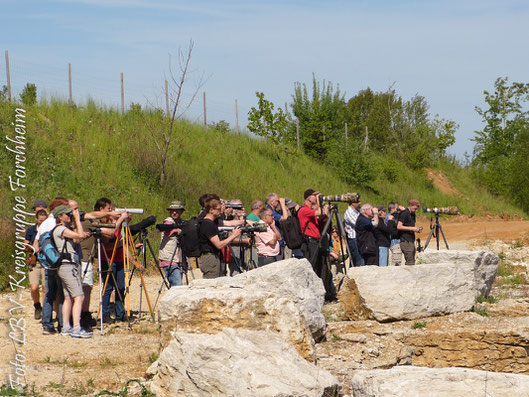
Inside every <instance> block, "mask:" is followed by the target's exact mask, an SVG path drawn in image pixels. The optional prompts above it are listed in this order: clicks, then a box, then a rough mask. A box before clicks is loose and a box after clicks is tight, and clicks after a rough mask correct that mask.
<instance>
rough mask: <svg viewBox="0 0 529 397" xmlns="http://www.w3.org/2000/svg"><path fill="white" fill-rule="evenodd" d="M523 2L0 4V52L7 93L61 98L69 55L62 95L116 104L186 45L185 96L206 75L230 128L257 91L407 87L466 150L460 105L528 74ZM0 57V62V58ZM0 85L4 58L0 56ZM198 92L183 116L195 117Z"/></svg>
mask: <svg viewBox="0 0 529 397" xmlns="http://www.w3.org/2000/svg"><path fill="white" fill-rule="evenodd" d="M526 4H527V2H524V1H509V0H507V1H501V2H500V1H489V0H480V1H478V0H469V1H464V0H461V1H452V0H447V1H416V0H410V1H376V0H375V1H367V0H366V1H332V0H331V1H268V2H266V1H261V2H257V1H194V2H190V1H187V2H181V1H169V0H154V1H143V0H78V1H67V0H62V1H61V0H55V1H54V0H49V1H23V0H22V1H20V0H18V1H15V0H3V1H2V2H1V7H2V16H3V18H2V24H1V26H0V43H1V44H2V45H1V46H0V47H1V49H2V50H8V51H9V56H10V64H11V80H12V84H13V87H14V90H15V92H17V93H18V92H20V90H21V89H22V87H23V86H24V84H25V83H26V82H33V83H36V84H37V88H38V90H39V94H42V95H46V96H48V97H50V96H61V97H64V98H65V97H66V96H67V94H68V83H67V70H68V63H71V64H72V75H73V91H74V100H76V102H81V103H82V102H83V101H85V100H86V98H87V97H88V96H91V97H92V98H94V99H96V100H97V101H99V102H101V103H105V104H108V105H113V106H118V105H119V101H120V72H123V73H124V75H125V97H126V102H127V103H130V102H136V103H141V104H146V103H147V100H148V101H149V102H151V103H155V104H160V105H161V104H163V100H162V98H163V85H164V83H163V82H164V79H165V78H167V77H169V73H168V60H169V54H171V56H172V59H173V62H174V61H175V59H176V55H177V52H178V48H185V47H186V46H187V44H188V42H189V40H190V39H192V40H193V41H194V43H195V48H194V53H193V58H192V64H191V68H192V69H193V71H194V73H193V74H192V75H191V79H190V85H189V86H188V90H187V91H186V92H185V93H186V96H187V97H189V96H190V95H191V94H192V92H193V89H194V83H195V82H196V81H198V79H199V77H200V75H202V74H204V76H206V77H207V81H206V84H205V86H204V88H203V90H205V91H206V93H207V108H208V121H219V120H227V121H229V122H230V123H231V124H232V125H233V124H234V123H235V110H234V100H235V98H237V99H238V103H239V117H240V124H241V127H242V126H245V124H246V119H245V116H246V114H247V112H248V110H249V109H250V107H251V106H254V105H255V104H256V102H257V101H256V98H255V92H256V91H263V92H264V93H265V96H266V98H268V99H270V100H272V101H273V102H274V103H276V104H277V105H283V104H284V103H285V102H290V100H291V95H292V92H293V84H294V82H297V81H299V82H304V83H307V84H310V83H311V80H312V73H315V75H316V78H317V79H318V80H323V79H325V80H326V81H330V82H332V83H333V84H339V85H340V89H341V91H342V92H345V93H346V98H347V99H348V98H350V97H352V96H354V95H355V94H356V93H357V92H358V91H359V90H361V89H364V88H366V87H368V86H369V87H371V88H372V89H373V90H376V91H385V90H386V89H388V87H390V86H391V85H393V88H394V89H395V90H396V91H397V93H399V94H400V95H401V96H403V97H404V98H405V99H409V98H411V97H412V96H413V95H415V94H416V93H418V94H420V95H422V96H424V97H425V98H426V99H427V101H428V103H429V104H430V112H431V114H432V115H435V114H439V115H440V116H441V117H443V118H447V119H451V120H454V121H456V122H457V123H458V124H459V125H460V128H459V130H458V132H457V134H456V138H457V141H456V145H455V146H454V147H452V148H451V149H450V151H451V153H453V154H456V155H457V156H458V157H459V158H462V157H463V154H464V153H465V152H469V153H470V152H472V148H473V144H472V142H471V141H470V138H472V136H473V131H474V130H476V129H480V128H482V123H481V120H480V118H479V116H478V115H477V114H476V113H475V111H474V107H475V106H476V105H477V106H483V91H484V90H491V89H492V87H493V83H494V80H495V79H496V78H497V77H500V76H508V77H509V79H510V81H511V82H512V81H523V82H529V51H527V37H528V36H529V34H528V28H527V25H528V24H529V4H527V5H526ZM2 58H3V57H2ZM0 65H1V69H0V84H2V85H3V84H5V81H6V77H5V63H4V62H3V60H2V61H0ZM201 101H202V96H201V95H200V97H199V99H198V100H197V101H196V102H195V104H194V105H193V106H192V107H191V108H190V110H189V112H188V114H187V117H188V118H190V119H191V120H199V121H201V120H202V102H201Z"/></svg>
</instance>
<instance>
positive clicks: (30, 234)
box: [25, 223, 37, 244]
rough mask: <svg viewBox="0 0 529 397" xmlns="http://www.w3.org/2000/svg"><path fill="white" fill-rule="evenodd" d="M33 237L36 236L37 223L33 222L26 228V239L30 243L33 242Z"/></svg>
mask: <svg viewBox="0 0 529 397" xmlns="http://www.w3.org/2000/svg"><path fill="white" fill-rule="evenodd" d="M35 237H37V224H36V223H35V224H34V225H33V226H30V227H28V230H26V237H25V238H26V240H28V241H29V243H30V244H33V241H35Z"/></svg>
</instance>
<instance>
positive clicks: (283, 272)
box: [158, 259, 327, 360]
mask: <svg viewBox="0 0 529 397" xmlns="http://www.w3.org/2000/svg"><path fill="white" fill-rule="evenodd" d="M324 296H325V289H324V288H323V283H322V281H321V280H320V279H319V278H318V277H317V276H316V274H314V271H313V270H312V266H311V265H310V263H309V262H308V261H307V260H305V259H303V260H298V259H288V260H284V261H280V262H276V263H273V264H270V265H267V266H264V267H262V268H259V269H255V270H252V271H250V272H247V273H243V274H240V275H237V276H235V277H221V278H217V279H210V280H195V281H193V282H192V283H191V284H190V285H189V287H173V288H171V289H170V290H169V291H168V292H167V293H166V294H165V295H164V296H163V297H162V299H161V301H160V306H159V312H158V319H159V321H160V323H161V324H162V327H163V328H164V335H166V336H167V335H169V332H168V331H171V330H175V329H176V330H178V331H181V332H194V333H216V332H219V331H221V330H222V329H224V328H227V327H230V328H243V329H253V330H267V331H273V332H277V333H279V334H280V335H282V336H283V337H284V339H285V340H286V341H288V342H289V343H291V344H292V346H294V347H296V349H297V350H298V352H299V353H300V354H301V355H302V356H303V357H305V358H307V359H309V360H312V359H313V343H314V340H320V339H321V338H322V337H323V336H324V335H325V332H326V329H327V324H326V321H325V317H324V316H323V314H322V311H321V310H322V307H323V303H324Z"/></svg>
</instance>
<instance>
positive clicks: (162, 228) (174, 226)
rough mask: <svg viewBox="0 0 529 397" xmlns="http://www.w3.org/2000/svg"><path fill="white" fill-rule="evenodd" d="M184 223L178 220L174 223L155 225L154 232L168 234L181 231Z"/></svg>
mask: <svg viewBox="0 0 529 397" xmlns="http://www.w3.org/2000/svg"><path fill="white" fill-rule="evenodd" d="M185 223H186V221H184V220H183V219H180V220H179V221H178V222H176V223H160V224H158V225H156V230H157V231H159V232H169V231H171V230H173V229H181V228H182V227H183V226H184V225H185Z"/></svg>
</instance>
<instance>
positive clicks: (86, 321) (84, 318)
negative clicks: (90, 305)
mask: <svg viewBox="0 0 529 397" xmlns="http://www.w3.org/2000/svg"><path fill="white" fill-rule="evenodd" d="M94 325H97V321H96V320H95V319H94V318H93V317H92V313H90V312H82V313H81V328H85V329H88V328H91V327H93V326H94Z"/></svg>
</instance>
